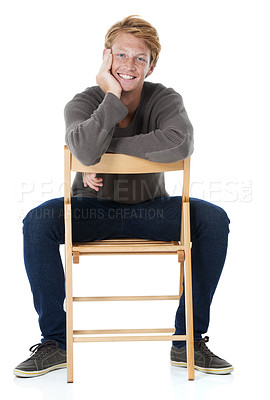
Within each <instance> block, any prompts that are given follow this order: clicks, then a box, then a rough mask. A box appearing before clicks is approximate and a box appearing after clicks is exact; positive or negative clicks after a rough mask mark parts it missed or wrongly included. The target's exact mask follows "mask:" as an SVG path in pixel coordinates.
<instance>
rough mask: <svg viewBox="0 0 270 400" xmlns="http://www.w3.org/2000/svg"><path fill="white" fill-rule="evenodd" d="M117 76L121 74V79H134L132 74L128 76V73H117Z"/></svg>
mask: <svg viewBox="0 0 270 400" xmlns="http://www.w3.org/2000/svg"><path fill="white" fill-rule="evenodd" d="M119 76H121V78H123V79H134V78H135V77H134V76H130V75H124V74H119Z"/></svg>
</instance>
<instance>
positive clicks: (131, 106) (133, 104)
mask: <svg viewBox="0 0 270 400" xmlns="http://www.w3.org/2000/svg"><path fill="white" fill-rule="evenodd" d="M141 93H142V88H140V89H139V90H138V91H136V92H135V93H134V92H124V91H123V92H122V94H121V98H120V100H121V101H122V103H123V104H124V105H125V106H126V107H127V109H128V115H129V116H132V117H133V115H134V114H135V112H136V110H137V108H138V106H139V104H140V100H141Z"/></svg>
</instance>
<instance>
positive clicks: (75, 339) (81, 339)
mask: <svg viewBox="0 0 270 400" xmlns="http://www.w3.org/2000/svg"><path fill="white" fill-rule="evenodd" d="M166 340H169V341H172V340H175V341H176V340H186V335H169V336H166V335H164V336H160V335H159V336H103V337H102V336H99V337H98V336H96V337H89V336H86V337H73V342H139V341H166Z"/></svg>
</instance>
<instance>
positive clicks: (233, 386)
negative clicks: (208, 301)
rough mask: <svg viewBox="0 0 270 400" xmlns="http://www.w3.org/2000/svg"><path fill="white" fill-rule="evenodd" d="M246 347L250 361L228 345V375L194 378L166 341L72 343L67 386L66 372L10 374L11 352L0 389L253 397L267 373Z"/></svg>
mask: <svg viewBox="0 0 270 400" xmlns="http://www.w3.org/2000/svg"><path fill="white" fill-rule="evenodd" d="M240 347H241V344H240V343H239V348H240ZM250 347H251V349H253V351H252V354H253V357H250V361H249V360H248V357H247V356H246V357H243V358H241V359H239V358H238V354H239V353H240V351H238V354H237V349H236V348H234V350H235V357H234V358H235V360H234V361H235V362H234V366H235V372H234V373H233V374H231V375H226V376H214V375H208V374H203V373H201V372H198V371H196V374H195V381H187V370H186V369H185V368H178V367H172V366H170V363H169V348H170V345H169V343H165V342H162V343H160V342H159V343H157V342H155V343H154V342H151V343H149V342H148V343H145V342H144V343H142V342H141V343H138V342H136V343H105V344H104V343H103V344H101V343H98V344H93V343H88V344H83V345H82V344H76V345H75V369H74V383H73V384H67V383H66V370H58V371H54V372H52V373H49V374H47V375H44V376H41V377H38V378H30V379H27V378H26V379H23V378H16V377H13V376H12V374H11V368H12V367H13V365H12V362H11V358H14V357H13V356H12V357H10V362H9V365H8V368H6V369H5V371H4V375H3V373H1V381H2V383H1V389H2V391H4V390H5V389H7V390H8V393H9V398H12V399H17V398H20V399H29V400H32V399H35V400H39V399H43V400H52V399H58V400H61V399H69V400H71V399H81V398H93V399H101V400H103V399H108V398H112V399H118V400H120V399H142V400H144V399H145V400H146V399H180V398H181V399H201V400H203V399H207V400H211V399H217V398H218V399H230V398H237V396H239V395H241V398H243V397H242V396H244V395H256V394H257V393H258V391H259V390H260V391H261V389H262V388H263V387H264V386H265V387H266V385H267V375H266V373H267V371H265V373H264V372H263V371H262V370H261V369H260V368H259V365H258V361H259V360H258V358H257V357H256V352H255V350H254V348H255V346H254V345H252V346H250ZM241 351H242V350H241ZM11 354H12V353H11ZM230 361H232V360H230ZM3 378H4V379H3Z"/></svg>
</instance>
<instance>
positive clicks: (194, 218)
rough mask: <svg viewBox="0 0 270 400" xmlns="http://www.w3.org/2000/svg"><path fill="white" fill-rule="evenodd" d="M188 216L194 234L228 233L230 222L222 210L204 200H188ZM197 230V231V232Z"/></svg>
mask: <svg viewBox="0 0 270 400" xmlns="http://www.w3.org/2000/svg"><path fill="white" fill-rule="evenodd" d="M190 216H191V224H192V225H193V228H194V232H195V231H196V232H199V231H201V229H203V231H205V230H208V231H213V230H214V231H219V232H220V233H221V232H222V233H229V224H230V220H229V218H228V215H227V213H226V212H225V211H224V209H223V208H221V207H219V206H217V205H215V204H212V203H209V202H207V201H205V200H200V199H195V198H191V199H190ZM198 230H199V231H198Z"/></svg>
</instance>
